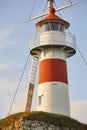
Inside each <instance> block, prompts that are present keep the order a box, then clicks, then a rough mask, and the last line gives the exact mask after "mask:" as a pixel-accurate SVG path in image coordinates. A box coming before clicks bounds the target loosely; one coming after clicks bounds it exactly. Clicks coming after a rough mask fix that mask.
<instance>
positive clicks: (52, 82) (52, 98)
mask: <svg viewBox="0 0 87 130" xmlns="http://www.w3.org/2000/svg"><path fill="white" fill-rule="evenodd" d="M48 3H49V15H48V16H47V17H45V18H44V19H43V20H41V21H39V22H38V23H36V28H37V29H38V30H39V32H40V44H38V45H36V46H33V47H32V48H31V50H30V53H31V55H33V56H35V57H37V58H39V59H40V70H39V83H38V105H37V110H38V111H46V112H51V113H57V114H63V115H67V116H70V104H69V91H68V78H67V63H66V58H68V57H70V56H73V55H74V54H75V52H76V49H75V37H74V36H73V35H70V36H69V37H68V38H69V39H68V38H67V34H66V29H67V28H68V27H69V23H68V22H67V21H65V20H63V19H61V18H60V17H58V16H57V15H55V9H54V8H53V0H48ZM70 38H71V39H70Z"/></svg>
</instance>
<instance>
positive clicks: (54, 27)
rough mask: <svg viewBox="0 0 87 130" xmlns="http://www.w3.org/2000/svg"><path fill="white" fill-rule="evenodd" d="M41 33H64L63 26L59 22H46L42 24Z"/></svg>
mask: <svg viewBox="0 0 87 130" xmlns="http://www.w3.org/2000/svg"><path fill="white" fill-rule="evenodd" d="M40 31H41V33H43V32H46V31H61V32H64V25H63V24H62V23H59V22H46V23H44V24H42V27H41V30H40Z"/></svg>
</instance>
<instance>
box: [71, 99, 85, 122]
mask: <svg viewBox="0 0 87 130" xmlns="http://www.w3.org/2000/svg"><path fill="white" fill-rule="evenodd" d="M71 115H72V117H73V118H75V119H77V120H78V121H80V122H83V123H87V100H81V101H74V102H71Z"/></svg>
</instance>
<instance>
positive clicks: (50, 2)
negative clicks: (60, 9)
mask: <svg viewBox="0 0 87 130" xmlns="http://www.w3.org/2000/svg"><path fill="white" fill-rule="evenodd" d="M53 2H54V0H48V8H49V10H50V8H53Z"/></svg>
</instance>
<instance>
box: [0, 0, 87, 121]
mask: <svg viewBox="0 0 87 130" xmlns="http://www.w3.org/2000/svg"><path fill="white" fill-rule="evenodd" d="M33 2H34V0H32V1H30V0H8V1H6V0H0V118H3V117H5V116H6V115H7V114H8V111H9V107H10V105H11V102H12V98H13V96H14V93H15V90H16V88H17V85H18V82H19V79H20V76H21V73H22V71H23V67H24V65H25V62H26V59H27V57H28V54H29V49H30V46H29V42H30V38H31V37H33V36H34V35H35V33H36V28H35V23H36V22H37V21H38V20H40V19H38V20H34V21H32V22H28V23H24V20H25V19H26V18H28V17H29V15H30V11H31V8H32V5H33ZM72 2H79V4H78V5H76V6H74V7H71V8H68V9H66V10H63V11H61V14H62V17H63V18H64V19H65V20H67V21H69V22H70V28H69V30H70V32H71V33H74V34H75V35H76V43H77V45H78V47H79V49H80V51H81V52H82V54H83V56H84V58H85V60H86V62H87V30H86V29H87V15H86V12H87V1H86V0H84V1H82V0H72ZM55 3H56V5H57V7H60V6H63V5H66V4H68V3H69V1H68V0H65V1H64V0H55ZM45 5H46V0H45V1H44V0H37V1H36V4H35V8H34V10H33V12H32V16H36V15H38V14H40V13H42V12H43V10H44V7H45ZM57 14H58V15H59V16H60V14H59V13H57ZM30 65H31V57H30V59H29V62H28V65H27V67H26V71H25V73H24V76H23V80H22V83H21V85H20V88H19V90H18V93H17V96H16V99H15V102H14V105H13V108H12V111H11V113H16V112H20V111H24V108H25V104H26V96H27V89H28V82H29V68H30ZM67 69H68V80H69V92H70V104H71V116H72V117H73V118H75V119H77V120H79V121H82V122H85V123H87V65H86V64H85V63H84V62H83V60H82V57H81V55H80V53H79V51H78V49H77V52H76V54H75V55H74V56H73V57H71V58H68V59H67ZM36 96H37V86H36V88H35V94H34V101H33V106H32V110H36Z"/></svg>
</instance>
